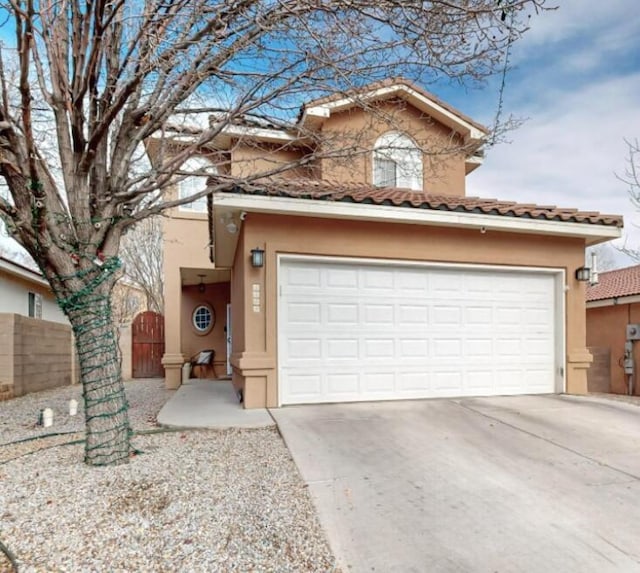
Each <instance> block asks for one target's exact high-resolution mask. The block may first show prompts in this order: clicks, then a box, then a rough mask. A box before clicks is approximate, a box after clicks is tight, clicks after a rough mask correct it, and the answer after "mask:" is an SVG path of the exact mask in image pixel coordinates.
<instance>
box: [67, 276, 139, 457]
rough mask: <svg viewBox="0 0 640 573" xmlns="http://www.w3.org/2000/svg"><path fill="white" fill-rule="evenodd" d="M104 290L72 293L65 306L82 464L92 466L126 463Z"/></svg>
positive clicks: (126, 432)
mask: <svg viewBox="0 0 640 573" xmlns="http://www.w3.org/2000/svg"><path fill="white" fill-rule="evenodd" d="M98 291H102V292H98ZM105 291H106V292H105ZM109 291H110V288H109V287H107V285H105V284H102V285H99V286H98V287H97V288H96V289H95V290H91V289H86V290H84V291H81V292H78V293H74V294H73V295H72V296H71V297H70V298H69V299H67V300H66V301H65V306H66V307H67V308H66V312H67V316H68V317H69V320H70V321H71V325H72V326H73V331H74V334H75V339H76V348H77V352H78V359H79V361H80V376H81V380H82V387H83V393H82V395H83V397H84V406H85V420H86V431H87V439H86V445H85V462H86V463H87V464H89V465H93V466H103V465H113V464H119V463H126V462H127V461H128V460H129V453H130V444H129V436H130V427H129V416H128V414H127V408H128V404H127V400H126V397H125V393H124V384H123V382H122V373H121V369H120V359H119V352H118V343H117V339H116V336H115V331H114V328H113V324H112V320H111V301H110V296H109V294H110V293H109Z"/></svg>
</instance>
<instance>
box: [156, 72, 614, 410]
mask: <svg viewBox="0 0 640 573" xmlns="http://www.w3.org/2000/svg"><path fill="white" fill-rule="evenodd" d="M301 133H304V134H305V135H304V136H302V135H300V134H301ZM314 133H317V134H318V137H317V138H314V137H313V134H314ZM309 134H311V136H310V135H309ZM486 135H487V130H486V129H485V128H484V127H483V126H481V125H479V124H477V123H476V122H474V121H473V120H471V119H470V118H468V117H466V116H465V115H463V114H462V113H460V112H459V111H457V110H455V109H453V108H451V107H450V106H448V105H446V104H445V103H443V102H442V101H440V100H438V99H437V98H435V97H434V96H433V95H431V94H429V93H427V92H425V91H423V90H422V89H420V88H419V87H417V86H415V85H413V84H411V83H409V82H407V81H405V80H389V81H386V82H381V83H377V84H374V85H370V86H368V87H366V88H363V89H361V90H359V91H358V92H357V93H353V94H350V95H347V96H343V97H335V98H326V99H322V100H316V101H313V102H310V103H308V104H307V105H305V106H303V108H302V110H301V113H300V116H299V119H298V123H297V124H296V125H295V126H291V128H278V127H276V126H269V125H251V124H248V125H245V126H242V125H239V126H238V127H233V128H229V129H227V130H226V131H225V133H224V134H223V135H222V136H221V137H220V140H219V141H217V142H216V145H215V152H211V153H210V154H209V155H208V156H207V157H205V156H206V155H207V154H206V153H204V154H203V156H202V157H200V158H195V159H191V160H190V161H192V162H194V165H196V164H198V165H200V164H201V163H199V162H205V161H214V162H215V161H216V160H219V158H222V157H224V161H221V162H220V165H219V166H218V172H219V173H220V174H223V175H226V176H228V175H232V176H233V177H238V178H239V179H238V183H237V184H235V185H234V186H233V187H232V188H230V189H227V190H226V191H224V192H220V191H216V192H215V193H213V194H212V197H211V200H210V203H209V209H207V201H206V200H203V201H199V202H197V203H196V204H192V205H190V206H187V207H182V208H178V209H175V210H174V211H173V212H172V213H171V214H170V217H169V218H168V219H167V220H166V221H165V228H164V241H165V242H164V257H165V259H164V268H165V280H166V283H165V285H166V286H165V289H166V292H165V294H166V297H165V305H166V317H165V320H166V328H165V332H166V354H165V356H164V358H163V364H164V366H165V372H166V381H167V384H168V385H169V386H171V387H176V386H177V385H179V384H180V380H181V378H180V372H181V367H182V364H183V363H184V361H185V360H188V359H189V357H190V356H192V355H193V354H195V353H196V352H198V351H199V350H202V349H207V348H211V349H214V350H215V352H216V361H215V367H216V373H217V375H222V374H224V373H228V374H229V375H231V376H232V380H233V383H234V385H235V387H236V388H237V389H238V390H239V392H241V394H242V396H243V398H244V404H245V407H247V408H252V407H264V406H268V407H277V406H281V405H287V404H300V403H321V402H342V401H366V400H392V399H409V398H428V397H444V396H470V395H478V396H480V395H482V396H486V395H503V394H533V393H554V392H570V393H583V392H585V391H586V375H585V371H586V369H587V368H588V367H589V364H590V362H591V356H590V354H589V352H588V351H587V349H586V347H585V302H584V283H583V282H580V281H579V280H578V279H577V278H576V270H577V269H579V268H580V267H582V266H583V262H584V249H585V245H590V244H595V243H598V242H600V241H603V240H608V239H610V238H612V237H617V236H619V234H620V227H621V226H622V220H621V217H617V216H605V215H600V214H598V213H592V212H590V213H584V212H578V211H576V210H575V209H560V208H556V207H553V206H537V205H534V204H526V205H525V204H516V203H513V202H508V201H497V200H494V199H479V198H475V197H467V196H466V195H465V178H466V176H467V175H468V174H469V173H470V172H471V171H473V170H474V169H476V168H478V167H479V166H480V164H481V163H482V154H481V149H482V145H483V141H484V138H485V137H486ZM181 137H184V135H181ZM177 139H178V138H177ZM350 140H352V141H353V142H354V145H353V150H354V152H353V153H352V154H350V155H349V156H348V157H346V158H345V157H344V156H337V155H338V154H336V156H334V155H333V154H332V153H331V147H330V146H343V147H345V146H346V144H348V142H349V141H350ZM322 146H324V149H323V148H322ZM318 148H319V149H318ZM434 149H439V150H440V151H439V152H437V153H436V152H433V150H434ZM311 151H313V152H315V153H317V158H316V159H314V160H313V161H310V162H309V164H308V165H306V166H305V168H304V169H297V170H295V171H291V172H285V173H283V174H282V175H280V176H278V177H272V178H270V179H265V180H262V181H257V182H251V183H248V182H246V181H244V180H243V179H242V178H243V176H244V175H246V174H247V173H251V172H252V170H258V169H260V170H264V169H269V168H270V169H273V168H275V167H277V165H278V164H279V163H283V162H286V161H289V160H291V159H292V158H296V157H304V156H305V154H308V153H310V152H311ZM318 152H319V153H318ZM225 153H226V154H225ZM216 158H218V159H216ZM219 180H220V177H218V178H216V177H212V178H211V179H210V180H209V181H210V185H211V187H210V188H211V189H214V188H215V185H216V182H217V181H219ZM180 185H181V186H182V188H181V189H179V190H178V191H177V192H180V193H182V192H184V193H186V192H189V190H190V189H194V188H198V187H197V186H198V185H200V187H199V188H202V187H201V186H202V185H203V183H202V178H200V182H199V183H198V182H197V181H195V180H190V179H185V180H183V181H182V183H181V184H180ZM194 186H195V187H194ZM533 199H535V198H533Z"/></svg>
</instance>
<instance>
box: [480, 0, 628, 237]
mask: <svg viewBox="0 0 640 573" xmlns="http://www.w3.org/2000/svg"><path fill="white" fill-rule="evenodd" d="M639 14H640V11H638V10H637V9H636V7H635V5H634V6H632V3H631V2H629V1H628V0H611V1H609V2H606V3H605V2H600V1H595V0H588V1H585V0H566V1H564V2H563V3H562V7H561V8H560V9H559V10H558V11H555V12H550V13H546V14H544V15H542V16H540V17H539V18H538V19H537V21H534V22H533V23H532V29H531V31H530V33H529V35H528V36H527V37H525V39H524V40H523V41H522V43H521V44H520V45H519V47H518V56H517V60H518V72H517V73H516V74H514V75H513V76H511V77H510V83H508V85H507V97H508V101H507V102H506V103H507V105H506V108H507V111H509V112H513V113H514V114H515V115H516V116H519V117H527V118H529V119H528V121H527V122H526V123H525V124H524V125H523V126H522V127H521V128H520V129H518V130H517V131H515V132H513V133H512V134H511V136H510V138H511V140H512V143H511V144H502V145H499V146H497V147H496V148H494V149H492V150H491V151H490V153H489V155H488V157H487V159H486V162H485V165H484V166H483V167H482V168H480V169H478V170H477V171H476V172H475V173H474V174H473V175H471V176H470V177H469V178H468V182H467V193H468V194H469V195H480V196H487V197H498V198H501V199H513V200H517V201H523V202H536V203H540V204H551V205H558V206H562V207H576V208H579V209H581V210H588V211H592V210H598V211H600V212H603V213H614V214H622V215H625V224H626V225H627V227H628V228H632V227H633V222H636V223H640V216H638V214H637V213H636V210H635V208H634V207H633V206H632V205H631V203H630V202H629V199H628V195H627V189H626V186H625V185H624V183H622V182H621V181H619V180H618V179H617V178H616V173H617V174H623V173H624V170H625V162H626V154H627V149H626V145H625V142H624V139H625V138H627V139H633V138H637V137H640V105H638V101H640V100H639V92H640V71H639V70H638V62H637V56H636V54H637V53H638V52H639V51H640V48H639V46H638V34H637V31H638V29H640V16H639ZM632 30H634V33H632ZM634 66H635V69H634ZM569 76H570V77H569ZM480 119H483V118H480ZM632 238H633V241H635V243H636V245H640V231H635V232H634V233H633V237H632Z"/></svg>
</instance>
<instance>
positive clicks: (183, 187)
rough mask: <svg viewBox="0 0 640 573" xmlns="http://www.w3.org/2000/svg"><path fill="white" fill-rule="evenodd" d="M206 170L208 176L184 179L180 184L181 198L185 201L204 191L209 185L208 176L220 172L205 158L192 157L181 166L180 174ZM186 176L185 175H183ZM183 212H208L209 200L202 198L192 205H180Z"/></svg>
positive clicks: (194, 176)
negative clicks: (186, 198)
mask: <svg viewBox="0 0 640 573" xmlns="http://www.w3.org/2000/svg"><path fill="white" fill-rule="evenodd" d="M205 169H206V175H193V176H191V177H184V179H181V180H180V183H178V190H179V197H180V199H184V198H185V197H191V196H192V195H195V194H196V193H200V192H201V191H204V189H205V187H206V185H207V176H208V175H215V174H216V173H217V172H218V171H217V169H216V168H215V166H214V165H212V164H211V162H209V161H207V160H206V159H205V158H204V157H192V158H191V159H187V160H186V161H185V162H184V163H183V164H182V165H181V166H180V173H181V174H182V173H190V172H191V173H193V172H198V171H203V170H205ZM183 176H184V175H183ZM180 210H181V211H195V212H197V213H206V212H207V198H206V197H200V199H196V200H195V201H193V202H191V203H185V204H184V205H180Z"/></svg>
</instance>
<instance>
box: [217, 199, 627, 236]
mask: <svg viewBox="0 0 640 573" xmlns="http://www.w3.org/2000/svg"><path fill="white" fill-rule="evenodd" d="M213 204H214V207H215V206H216V205H219V206H221V207H223V206H224V207H229V208H233V209H240V210H245V211H248V212H252V211H253V212H260V213H273V214H285V215H287V214H288V215H301V216H306V217H322V218H330V219H354V220H363V221H381V222H388V223H410V224H417V225H442V226H448V227H464V228H476V229H482V228H484V229H485V230H494V231H506V232H509V231H511V232H519V233H533V234H542V235H559V236H568V237H582V238H585V239H587V244H590V243H591V241H589V239H592V240H594V241H596V242H597V241H598V240H602V239H603V238H606V239H613V238H617V237H620V235H621V230H620V229H619V228H618V227H613V226H605V225H592V224H585V223H568V222H563V221H547V220H541V219H524V218H520V217H505V216H499V215H483V214H479V213H460V212H458V211H440V210H433V209H417V208H407V207H404V208H403V207H391V206H386V205H366V204H361V203H346V202H342V201H321V200H308V199H297V198H291V197H274V196H255V195H239V194H237V193H224V192H222V193H215V194H214V195H213ZM311 205H313V207H312V208H311V209H310V207H311Z"/></svg>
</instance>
